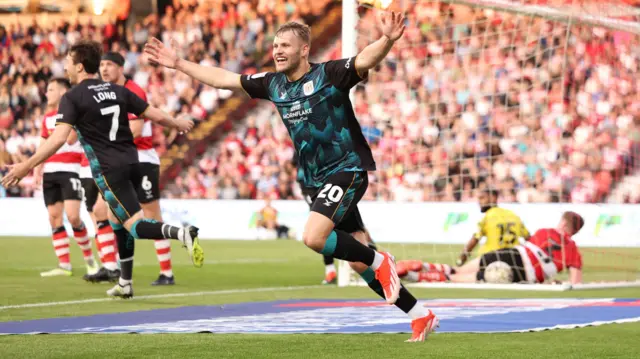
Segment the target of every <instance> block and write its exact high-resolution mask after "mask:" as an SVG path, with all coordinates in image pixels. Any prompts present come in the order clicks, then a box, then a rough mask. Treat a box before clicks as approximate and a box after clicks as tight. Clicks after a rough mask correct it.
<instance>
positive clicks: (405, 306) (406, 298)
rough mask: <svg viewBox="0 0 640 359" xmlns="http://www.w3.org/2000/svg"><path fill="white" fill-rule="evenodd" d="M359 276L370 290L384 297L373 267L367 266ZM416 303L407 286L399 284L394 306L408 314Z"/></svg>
mask: <svg viewBox="0 0 640 359" xmlns="http://www.w3.org/2000/svg"><path fill="white" fill-rule="evenodd" d="M360 277H362V279H364V281H365V282H367V284H368V285H369V288H371V290H373V291H374V292H376V294H378V295H379V296H380V297H382V299H385V296H384V291H383V290H382V285H381V284H380V282H379V281H378V280H377V279H376V274H375V272H374V271H373V269H371V267H369V268H367V270H366V271H364V272H362V273H360ZM417 303H418V300H417V299H416V297H414V296H413V294H411V293H410V292H409V291H408V290H407V288H405V287H404V285H401V287H400V296H399V297H398V300H396V303H395V306H396V307H398V308H400V310H402V311H403V312H405V313H407V314H408V313H409V311H410V310H411V309H413V308H414V307H415V305H416V304H417Z"/></svg>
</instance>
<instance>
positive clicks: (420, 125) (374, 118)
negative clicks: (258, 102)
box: [167, 7, 640, 203]
mask: <svg viewBox="0 0 640 359" xmlns="http://www.w3.org/2000/svg"><path fill="white" fill-rule="evenodd" d="M412 10H413V13H412V14H410V16H409V18H410V19H413V20H415V19H418V20H417V21H418V22H419V24H418V26H415V27H411V29H415V30H417V29H428V27H427V25H429V26H437V25H438V24H442V21H443V14H442V13H439V12H438V11H432V10H433V8H424V7H419V8H413V9H412ZM418 12H420V13H418ZM418 15H419V16H418ZM366 16H369V15H366ZM496 16H497V15H496ZM492 20H495V21H499V20H500V19H497V18H496V19H492ZM472 21H473V19H472ZM360 23H361V24H367V20H366V19H364V18H363V19H361V20H360ZM369 23H370V24H372V23H373V21H371V22H369ZM423 25H424V26H423ZM511 25H513V24H511ZM504 26H506V24H505V25H504ZM431 30H435V29H431ZM522 30H526V29H522ZM360 31H361V32H365V33H368V32H371V33H373V34H375V31H376V30H375V28H371V29H360ZM579 31H583V32H584V31H586V30H585V29H580V30H579ZM434 32H435V31H434ZM576 35H584V36H582V37H581V38H580V40H579V41H577V42H576V43H572V44H570V45H569V48H568V49H567V51H568V52H569V53H574V54H575V55H574V56H571V57H570V60H569V62H568V63H567V68H566V74H567V75H566V76H567V79H570V80H571V81H573V82H572V83H571V87H569V91H571V93H572V95H573V96H571V99H572V100H571V101H570V102H567V105H568V109H567V110H564V112H562V113H560V114H558V113H557V112H555V111H556V108H557V105H558V104H559V103H560V102H561V101H562V94H561V93H560V87H558V88H555V87H553V88H551V89H550V90H549V91H547V90H546V89H543V88H539V87H538V88H536V87H532V88H531V89H529V90H528V91H527V93H524V94H521V96H522V98H524V99H525V100H522V102H523V105H527V106H528V105H531V104H534V103H535V99H536V98H538V99H539V98H540V96H550V98H551V100H550V101H549V103H550V106H549V107H548V108H543V109H540V114H539V117H537V119H536V120H535V121H533V122H531V121H529V122H527V121H523V120H522V117H519V116H518V114H517V113H515V112H514V111H504V110H502V109H501V107H502V108H505V107H506V106H500V105H498V106H496V107H497V109H493V110H491V109H490V110H488V111H485V110H484V109H483V108H482V106H481V105H480V106H479V104H475V105H474V104H473V103H471V102H469V101H468V98H469V97H470V96H469V94H468V92H469V91H468V88H466V87H464V86H463V87H460V88H456V87H448V86H445V84H446V81H448V79H447V78H446V77H445V76H446V73H445V72H443V71H441V69H442V68H438V67H437V64H434V62H425V61H424V59H425V58H426V57H432V56H433V57H437V55H438V54H439V51H442V49H443V46H442V45H445V44H442V43H439V42H438V39H437V37H436V36H426V35H425V34H421V33H411V30H408V33H407V34H406V35H405V38H407V37H408V38H410V39H414V40H411V41H415V42H416V43H422V44H427V43H428V46H415V47H414V48H415V51H403V53H402V54H400V53H399V50H398V48H401V47H396V48H395V50H393V54H392V55H391V58H398V57H402V58H403V62H402V65H403V66H404V68H402V66H401V65H399V64H396V63H394V62H392V61H389V62H387V63H386V64H384V65H382V66H381V69H380V71H379V72H378V73H377V75H378V76H375V77H374V78H371V79H369V81H368V83H367V84H366V85H365V86H361V87H358V89H357V91H356V95H355V103H354V106H355V111H356V114H357V116H358V118H359V120H360V123H361V125H362V127H363V130H364V132H365V134H366V136H367V137H368V140H369V142H370V144H371V146H372V149H373V151H374V156H375V158H376V160H377V164H378V171H376V172H375V174H373V175H372V181H370V187H369V191H368V192H367V195H366V197H365V198H366V199H380V200H392V201H472V200H474V198H475V197H474V189H476V188H478V187H480V186H482V183H480V182H481V181H482V182H484V183H487V182H490V183H494V184H497V187H498V188H499V189H500V191H501V201H503V202H574V203H590V202H604V201H606V200H607V198H609V200H611V201H617V200H619V202H633V203H639V202H640V185H638V183H640V181H638V180H637V176H629V177H627V178H626V179H623V177H624V175H627V174H633V172H634V171H635V170H636V168H637V167H638V165H639V161H638V160H639V159H638V155H639V154H640V127H639V125H640V122H639V120H640V117H638V115H639V114H640V100H639V99H638V97H637V96H634V94H635V93H636V92H635V91H634V90H633V89H637V88H638V85H639V83H638V78H639V77H638V71H639V65H640V62H639V61H638V59H637V58H635V59H634V58H633V57H632V56H629V53H628V51H627V50H625V49H626V47H624V46H617V47H614V46H612V45H613V43H614V42H617V41H625V40H624V39H621V38H619V37H617V36H612V34H606V33H605V34H604V35H602V36H587V35H590V34H585V33H582V34H576ZM605 35H606V36H605ZM374 37H375V36H374ZM471 37H472V38H473V33H472V35H471ZM416 39H417V40H416ZM582 39H587V40H582ZM471 43H473V40H472V41H471ZM364 45H365V44H360V47H362V46H364ZM446 45H450V44H446ZM405 48H406V47H405ZM487 53H489V52H487ZM339 54H340V48H339V44H336V46H335V47H334V49H333V50H332V51H331V52H330V53H329V54H328V55H327V56H328V57H327V58H325V60H326V59H329V58H337V57H339ZM625 57H628V58H629V59H628V60H625V61H626V62H625V61H621V60H620V59H624V58H625ZM408 66H411V68H409V67H408ZM552 66H554V62H553V61H546V62H544V63H543V64H542V66H541V69H540V71H548V72H552V70H553V69H552V68H551V67H552ZM443 67H446V68H447V69H448V70H450V72H449V73H451V72H457V73H458V74H459V77H460V78H474V77H476V78H477V77H478V76H479V75H480V76H481V75H482V74H479V73H474V72H473V70H469V68H464V67H462V66H461V64H460V62H458V61H453V60H450V61H449V62H448V63H445V64H443ZM503 70H504V71H505V74H506V75H507V76H510V75H512V74H511V73H509V72H510V71H515V69H514V68H509V67H508V66H505V67H504V69H503ZM410 74H419V76H418V78H412V79H409V75H410ZM410 80H413V81H416V80H417V81H418V82H419V83H422V84H423V85H424V86H422V88H420V89H416V88H415V87H414V88H409V87H408V86H407V84H408V83H409V82H411V81H410ZM382 81H384V83H383V82H382ZM434 90H436V91H439V93H438V94H437V95H438V96H440V97H441V98H454V99H457V100H458V101H457V102H454V103H447V104H442V105H439V106H433V105H431V106H423V105H424V104H429V103H431V98H432V96H434V95H435V94H434V93H432V91H434ZM554 105H555V107H554ZM265 108H270V106H269V105H265ZM560 111H562V110H560ZM570 115H574V116H570ZM247 121H248V123H249V125H247V126H245V127H244V128H241V129H239V130H238V134H230V135H228V136H227V137H226V138H225V139H224V140H223V141H221V143H219V144H217V145H216V147H215V148H212V149H210V150H209V151H208V152H207V153H206V154H205V155H204V156H203V157H202V159H201V160H200V162H199V163H198V167H191V168H190V169H189V170H188V171H187V172H186V173H185V174H182V175H181V176H180V177H179V178H178V180H177V181H176V182H175V184H174V185H173V186H171V188H170V189H169V190H168V193H167V195H171V196H180V197H184V198H194V197H197V196H198V192H197V191H196V192H193V191H192V188H193V187H199V186H200V187H201V188H203V189H202V191H204V188H206V187H207V186H209V185H210V184H213V186H214V188H215V189H213V190H211V191H210V192H209V193H208V198H233V197H234V196H235V198H246V196H247V195H250V196H251V198H263V197H265V196H271V197H272V198H290V197H292V196H293V197H298V198H299V189H298V188H297V185H296V183H295V173H294V172H293V171H292V170H291V168H292V167H293V160H294V159H293V153H292V151H290V143H289V142H288V140H287V139H286V131H285V130H284V127H283V125H282V124H281V123H280V121H279V119H278V117H277V114H276V113H275V111H274V110H266V109H263V110H262V111H258V112H256V113H254V114H252V115H251V116H250V117H249V119H248V120H247ZM490 121H491V125H490V124H489V122H490ZM489 127H491V129H490V128H489ZM255 143H258V144H259V145H258V146H255ZM266 148H278V149H280V150H278V151H276V152H265V151H264V149H266ZM633 179H635V181H634V180H633ZM620 182H622V183H624V186H616V184H618V183H620ZM203 184H204V185H203ZM239 188H242V191H240V190H238V189H239ZM245 189H249V190H245ZM222 190H224V194H223V193H222ZM612 191H614V193H613V194H612ZM241 192H242V194H240V193H241Z"/></svg>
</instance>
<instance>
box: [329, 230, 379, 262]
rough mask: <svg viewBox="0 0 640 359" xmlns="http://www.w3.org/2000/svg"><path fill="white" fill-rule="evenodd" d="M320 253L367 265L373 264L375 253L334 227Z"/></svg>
mask: <svg viewBox="0 0 640 359" xmlns="http://www.w3.org/2000/svg"><path fill="white" fill-rule="evenodd" d="M321 253H322V254H324V255H325V256H331V257H333V258H337V259H342V260H345V261H347V262H362V263H364V264H366V265H367V266H371V265H372V264H373V259H374V258H375V255H376V252H375V251H374V250H373V249H371V248H369V247H367V246H366V245H364V244H362V243H360V242H359V241H358V240H357V239H355V238H353V236H352V235H350V234H349V233H347V232H345V231H341V230H339V229H335V230H333V232H331V234H329V237H327V241H326V242H325V245H324V248H323V249H322V251H321Z"/></svg>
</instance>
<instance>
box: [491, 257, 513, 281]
mask: <svg viewBox="0 0 640 359" xmlns="http://www.w3.org/2000/svg"><path fill="white" fill-rule="evenodd" d="M484 281H485V282H487V283H496V284H508V283H513V271H512V270H511V266H509V265H508V264H507V263H505V262H502V261H497V262H493V263H490V264H489V265H488V266H487V268H486V269H485V270H484Z"/></svg>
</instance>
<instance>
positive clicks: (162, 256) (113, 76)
mask: <svg viewBox="0 0 640 359" xmlns="http://www.w3.org/2000/svg"><path fill="white" fill-rule="evenodd" d="M100 76H101V77H102V80H104V81H107V82H111V83H114V84H118V85H120V86H124V87H126V88H128V89H129V90H131V92H133V93H134V94H136V95H137V96H138V97H140V98H141V99H143V100H145V101H146V100H147V95H146V94H145V93H144V90H143V89H142V88H140V86H138V84H136V83H135V82H133V80H131V79H127V78H126V77H125V76H124V57H122V55H120V54H119V53H117V52H108V53H106V54H104V55H103V56H102V61H100ZM129 123H130V125H131V132H132V133H133V143H135V145H136V148H137V149H138V160H139V161H140V165H139V167H140V175H141V178H142V182H141V183H140V185H139V186H138V201H140V205H141V206H142V212H144V216H145V217H146V218H150V219H153V220H156V221H160V222H161V221H162V212H161V210H160V157H159V156H158V154H157V153H156V150H155V149H154V148H153V127H152V124H151V121H150V120H149V119H146V118H140V117H137V116H136V115H134V114H132V113H130V114H129ZM154 245H155V248H156V255H157V257H158V263H160V275H159V276H158V279H156V280H155V281H154V282H153V283H151V285H173V284H175V279H174V277H173V270H172V269H171V242H170V241H169V240H168V239H157V240H155V241H154Z"/></svg>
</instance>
